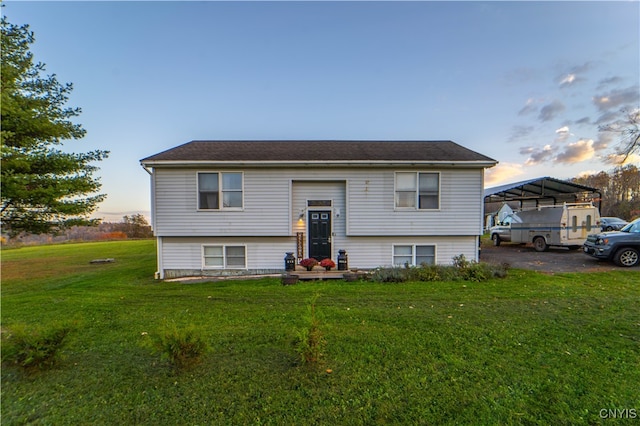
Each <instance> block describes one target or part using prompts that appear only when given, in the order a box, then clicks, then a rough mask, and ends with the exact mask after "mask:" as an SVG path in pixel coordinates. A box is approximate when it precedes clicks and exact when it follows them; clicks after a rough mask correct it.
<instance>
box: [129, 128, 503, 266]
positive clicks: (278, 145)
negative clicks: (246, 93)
mask: <svg viewBox="0 0 640 426" xmlns="http://www.w3.org/2000/svg"><path fill="white" fill-rule="evenodd" d="M496 163H497V162H496V161H495V160H493V159H491V158H489V157H486V156H484V155H482V154H479V153H477V152H474V151H471V150H469V149H467V148H464V147H462V146H460V145H458V144H456V143H454V142H451V141H318V140H313V141H304V140H301V141H193V142H189V143H186V144H184V145H180V146H178V147H176V148H173V149H169V150H167V151H164V152H161V153H159V154H156V155H152V156H150V157H147V158H145V159H143V160H141V164H142V166H143V167H144V168H145V169H146V170H147V171H148V172H149V174H150V175H151V206H152V225H153V229H154V232H155V235H156V237H157V243H158V244H157V247H158V273H157V276H158V278H171V277H180V276H193V275H232V274H257V273H275V272H281V271H283V269H284V258H285V255H286V253H287V252H293V253H294V256H296V257H297V258H298V261H299V260H300V259H301V258H304V257H315V258H316V259H319V260H320V259H323V258H326V257H329V258H332V259H333V260H334V261H335V260H336V259H337V257H338V251H339V250H345V251H346V253H347V256H348V259H349V267H357V268H360V269H367V268H376V267H378V266H390V265H405V264H407V263H408V264H410V265H419V264H421V263H423V262H424V263H427V264H432V263H439V264H448V263H451V261H452V258H453V257H454V256H456V255H460V254H464V255H465V257H467V258H468V259H475V260H477V259H478V245H479V238H480V235H481V233H482V227H483V199H482V198H483V197H482V196H483V186H484V185H483V183H484V182H483V180H484V179H483V178H484V169H485V168H488V167H492V166H494V165H495V164H496Z"/></svg>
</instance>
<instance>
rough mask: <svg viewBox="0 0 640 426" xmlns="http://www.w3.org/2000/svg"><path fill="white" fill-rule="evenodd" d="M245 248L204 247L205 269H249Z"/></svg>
mask: <svg viewBox="0 0 640 426" xmlns="http://www.w3.org/2000/svg"><path fill="white" fill-rule="evenodd" d="M246 253H247V248H246V247H245V246H203V247H202V256H203V265H204V267H205V268H225V269H244V268H246V267H247V255H246Z"/></svg>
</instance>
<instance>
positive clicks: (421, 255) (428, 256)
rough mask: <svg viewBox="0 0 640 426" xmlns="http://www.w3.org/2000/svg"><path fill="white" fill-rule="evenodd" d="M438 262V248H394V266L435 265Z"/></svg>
mask: <svg viewBox="0 0 640 426" xmlns="http://www.w3.org/2000/svg"><path fill="white" fill-rule="evenodd" d="M435 262H436V246H419V245H397V246H393V264H394V266H405V265H411V266H418V265H422V264H426V265H433V264H435Z"/></svg>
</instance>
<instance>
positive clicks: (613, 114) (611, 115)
mask: <svg viewBox="0 0 640 426" xmlns="http://www.w3.org/2000/svg"><path fill="white" fill-rule="evenodd" d="M620 116H621V114H620V111H617V110H615V111H607V112H605V113H604V114H602V115H601V116H600V117H598V119H597V120H596V122H595V123H593V124H597V125H598V126H600V125H603V124H609V123H612V122H614V121H616V120H618V118H619V117H620Z"/></svg>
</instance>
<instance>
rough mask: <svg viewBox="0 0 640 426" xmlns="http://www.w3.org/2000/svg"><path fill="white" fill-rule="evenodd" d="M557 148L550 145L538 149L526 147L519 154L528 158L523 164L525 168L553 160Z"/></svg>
mask: <svg viewBox="0 0 640 426" xmlns="http://www.w3.org/2000/svg"><path fill="white" fill-rule="evenodd" d="M556 151H557V148H554V147H552V146H551V145H545V146H544V147H542V149H540V148H533V147H527V148H522V149H521V150H520V154H528V155H529V158H528V159H527V161H525V162H524V164H525V165H526V166H535V165H536V164H540V163H544V162H545V161H549V160H551V159H553V158H554V155H555V152H556Z"/></svg>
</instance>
